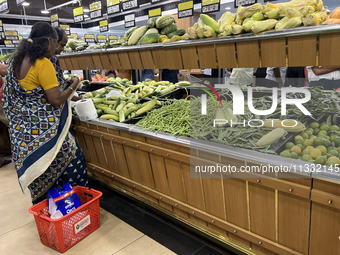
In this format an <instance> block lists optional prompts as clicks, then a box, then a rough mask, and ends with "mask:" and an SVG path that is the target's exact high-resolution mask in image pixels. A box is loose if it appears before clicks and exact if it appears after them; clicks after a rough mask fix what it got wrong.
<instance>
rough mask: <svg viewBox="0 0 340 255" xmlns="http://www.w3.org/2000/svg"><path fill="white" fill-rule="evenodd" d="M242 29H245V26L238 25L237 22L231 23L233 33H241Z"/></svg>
mask: <svg viewBox="0 0 340 255" xmlns="http://www.w3.org/2000/svg"><path fill="white" fill-rule="evenodd" d="M242 31H243V27H242V26H241V25H237V24H235V25H231V33H232V34H233V35H239V34H241V33H242Z"/></svg>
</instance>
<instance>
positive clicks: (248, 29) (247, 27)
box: [243, 19, 258, 33]
mask: <svg viewBox="0 0 340 255" xmlns="http://www.w3.org/2000/svg"><path fill="white" fill-rule="evenodd" d="M256 22H258V21H256V20H252V19H251V20H248V21H247V22H246V23H244V24H243V31H244V32H246V33H250V32H252V31H251V26H252V25H253V24H254V23H256Z"/></svg>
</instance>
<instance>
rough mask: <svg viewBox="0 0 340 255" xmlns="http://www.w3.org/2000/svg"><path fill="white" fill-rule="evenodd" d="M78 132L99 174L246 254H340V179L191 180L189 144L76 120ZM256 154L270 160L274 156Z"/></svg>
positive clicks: (209, 158) (217, 158)
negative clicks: (335, 181) (333, 180)
mask: <svg viewBox="0 0 340 255" xmlns="http://www.w3.org/2000/svg"><path fill="white" fill-rule="evenodd" d="M141 130H142V129H141ZM72 131H73V134H74V135H75V136H76V138H77V140H78V142H79V144H80V146H81V148H82V149H83V151H84V154H85V157H86V161H87V167H88V171H89V173H90V174H92V177H93V178H95V179H97V180H100V181H101V182H103V183H105V184H107V185H109V186H110V187H112V188H113V189H116V190H118V191H120V192H124V193H125V194H126V195H128V196H131V197H134V198H137V199H139V200H140V201H142V202H143V203H147V204H148V205H151V206H153V207H154V208H155V209H157V210H160V211H162V212H165V213H166V214H168V215H170V216H172V217H174V218H175V219H177V220H179V221H181V222H184V223H185V224H188V225H189V226H191V227H194V228H195V229H197V230H199V231H201V232H202V233H205V234H208V235H210V236H211V237H212V238H214V239H215V240H218V241H219V242H221V243H224V244H227V245H229V246H232V247H234V248H236V249H238V250H239V251H241V252H243V253H245V254H265V255H274V254H286V255H288V254H311V255H321V254H337V253H338V245H339V242H340V241H339V235H340V234H339V224H340V223H339V220H338V219H339V217H340V189H339V187H340V185H338V184H335V183H333V182H329V181H327V180H326V181H324V180H319V179H314V178H291V179H274V178H271V179H268V178H252V179H249V178H243V179H231V178H223V176H222V175H221V176H220V178H212V179H211V178H190V159H191V157H193V156H192V152H191V154H190V145H189V144H188V143H183V142H178V143H176V142H174V141H173V140H171V139H170V140H169V141H167V139H166V138H164V137H159V139H157V136H156V135H153V136H149V135H145V134H143V133H141V134H138V132H137V133H136V132H129V131H128V129H125V130H124V129H120V128H117V125H116V126H112V125H110V124H105V123H103V124H101V123H99V124H98V123H96V122H94V123H91V122H80V121H77V120H75V121H74V126H73V130H72ZM169 137H171V136H170V135H169ZM242 150H243V149H242ZM195 153H197V155H196V158H200V159H201V160H204V161H205V162H213V163H214V164H216V163H220V164H230V163H232V164H233V165H236V166H238V167H240V166H242V165H253V164H255V163H253V162H251V161H250V160H249V158H251V155H250V157H249V156H248V155H246V154H244V158H243V159H241V158H239V159H236V158H235V157H234V156H232V155H230V156H226V155H220V154H218V153H216V152H212V151H210V152H209V151H206V150H203V149H202V150H197V152H195ZM249 153H250V154H254V153H255V154H254V155H260V156H261V155H263V157H264V159H263V161H262V162H263V163H264V164H266V163H268V162H267V161H266V159H265V158H266V156H265V155H267V154H263V153H260V152H253V151H249ZM271 157H277V158H279V159H280V157H279V156H271ZM247 158H248V159H247ZM281 160H282V159H281Z"/></svg>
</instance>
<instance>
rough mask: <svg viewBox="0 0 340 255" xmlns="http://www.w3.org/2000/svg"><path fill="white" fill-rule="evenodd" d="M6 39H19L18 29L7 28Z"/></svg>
mask: <svg viewBox="0 0 340 255" xmlns="http://www.w3.org/2000/svg"><path fill="white" fill-rule="evenodd" d="M5 38H6V40H19V35H18V32H17V31H10V30H5Z"/></svg>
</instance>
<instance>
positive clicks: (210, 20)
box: [200, 14, 220, 33]
mask: <svg viewBox="0 0 340 255" xmlns="http://www.w3.org/2000/svg"><path fill="white" fill-rule="evenodd" d="M200 18H201V20H202V21H203V23H204V24H205V25H207V26H209V27H211V28H212V29H214V31H215V32H216V33H218V32H219V31H220V28H219V26H218V23H217V22H216V20H214V19H213V18H211V17H209V16H208V15H206V14H201V15H200Z"/></svg>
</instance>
